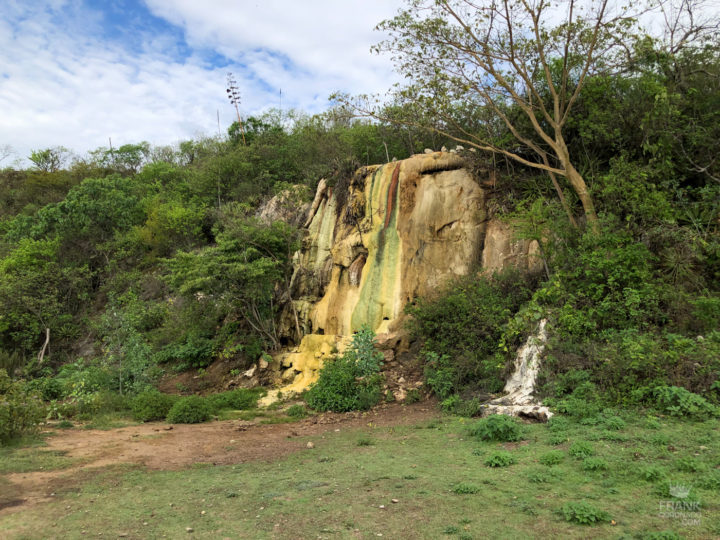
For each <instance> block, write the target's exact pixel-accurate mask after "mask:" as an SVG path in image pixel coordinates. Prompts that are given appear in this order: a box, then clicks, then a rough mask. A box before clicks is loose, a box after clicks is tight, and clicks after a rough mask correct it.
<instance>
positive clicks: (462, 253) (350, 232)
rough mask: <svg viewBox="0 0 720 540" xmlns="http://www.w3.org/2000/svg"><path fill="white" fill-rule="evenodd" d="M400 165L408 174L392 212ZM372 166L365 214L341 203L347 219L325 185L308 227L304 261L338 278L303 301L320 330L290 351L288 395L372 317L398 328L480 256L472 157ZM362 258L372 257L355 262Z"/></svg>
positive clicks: (309, 321) (479, 197) (480, 202)
mask: <svg viewBox="0 0 720 540" xmlns="http://www.w3.org/2000/svg"><path fill="white" fill-rule="evenodd" d="M396 167H399V176H398V182H397V187H396V189H395V190H394V192H393V193H394V195H393V197H392V199H391V203H392V204H391V205H390V206H391V209H390V210H391V211H390V215H389V216H388V194H389V193H390V192H391V191H392V190H391V184H392V181H393V172H394V171H395V170H396ZM366 171H367V176H366V177H365V182H364V189H363V191H362V192H360V191H355V189H356V188H351V192H350V193H349V196H348V201H349V205H352V208H353V209H358V208H363V200H364V208H365V216H364V217H361V218H360V219H357V220H355V219H343V216H345V212H346V210H347V209H346V208H341V209H340V210H341V212H340V214H339V215H340V217H341V219H337V218H336V216H337V215H338V213H337V212H336V208H335V204H336V198H335V197H333V196H329V194H328V192H325V193H324V194H323V195H322V196H323V197H324V198H323V199H322V202H319V203H318V205H317V212H316V213H315V215H314V217H313V218H312V221H311V222H310V225H309V227H308V237H307V238H306V241H305V247H304V248H303V251H302V253H300V254H299V256H298V258H297V260H298V262H299V264H300V265H303V266H304V267H305V268H307V269H310V270H312V271H314V272H316V273H317V275H320V276H321V277H322V278H323V283H325V282H326V281H325V280H327V278H328V274H329V280H327V286H326V287H325V289H324V294H323V296H322V298H319V299H317V297H316V298H315V299H311V297H307V298H306V299H303V300H302V301H299V303H296V305H297V306H298V307H302V309H301V310H299V311H301V313H300V317H301V318H302V319H303V324H304V325H305V327H306V328H310V329H311V331H312V332H315V334H309V335H306V336H305V337H304V338H303V339H302V342H301V343H300V345H299V346H298V347H297V348H296V349H295V350H294V351H292V352H290V353H286V354H284V355H282V357H281V362H282V365H283V366H284V371H283V372H282V379H283V382H285V383H286V386H285V387H283V388H281V389H280V391H281V392H282V393H283V395H285V394H286V393H290V392H301V391H302V390H304V389H306V388H307V387H308V386H309V385H310V384H312V383H313V382H314V381H315V380H317V372H318V370H319V369H320V367H321V366H322V362H323V361H324V360H325V359H327V358H328V357H330V356H331V355H332V351H333V348H334V347H337V348H338V349H342V348H343V347H342V346H341V345H340V343H344V342H347V341H349V337H347V336H350V335H351V334H352V333H353V332H354V331H356V330H358V329H359V328H360V326H362V325H363V324H369V325H370V327H371V328H372V329H373V330H375V332H376V333H384V332H388V331H391V330H393V329H394V328H395V327H397V326H398V324H399V321H400V320H401V317H402V314H403V309H404V307H405V304H406V303H407V302H408V301H411V300H412V299H414V298H415V297H417V296H419V295H424V294H427V293H428V292H430V291H431V290H433V289H434V288H435V287H437V286H438V285H441V284H442V282H443V281H445V280H447V279H448V278H451V277H453V276H458V275H464V274H467V273H468V272H470V271H471V270H472V268H473V267H474V266H475V265H477V264H479V261H480V255H481V249H482V244H483V236H484V232H485V221H486V217H485V197H484V192H483V190H482V188H481V187H480V186H479V185H478V183H477V182H476V181H475V180H474V179H473V178H472V176H471V175H470V173H469V172H468V171H467V170H466V169H464V168H463V160H462V158H460V157H459V156H457V155H455V154H450V153H444V152H435V153H432V154H420V155H416V156H413V157H411V158H409V159H406V160H403V161H400V162H397V163H388V164H386V165H383V166H381V167H372V168H368V169H366ZM361 257H365V262H364V265H363V264H361V263H357V264H355V265H354V264H353V263H354V262H355V261H358V260H360V258H361ZM360 266H362V270H361V271H360V277H359V282H358V279H357V272H358V269H359V267H360ZM351 267H352V268H353V276H354V279H353V280H351V279H350V269H351ZM308 294H309V293H308ZM311 302H314V304H312V303H311ZM343 336H346V337H344V338H343ZM343 340H344V341H343ZM339 341H340V343H339ZM270 397H271V396H268V398H266V400H267V399H269V398H270Z"/></svg>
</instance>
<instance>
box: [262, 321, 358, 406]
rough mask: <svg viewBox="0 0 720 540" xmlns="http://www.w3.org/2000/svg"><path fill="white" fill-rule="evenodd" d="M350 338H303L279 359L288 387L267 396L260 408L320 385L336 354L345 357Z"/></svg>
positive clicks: (321, 336) (310, 335) (319, 335)
mask: <svg viewBox="0 0 720 540" xmlns="http://www.w3.org/2000/svg"><path fill="white" fill-rule="evenodd" d="M349 342H350V338H349V337H348V336H332V335H321V334H308V335H306V336H304V337H303V338H302V341H301V342H300V345H298V346H297V347H296V348H294V349H291V350H290V351H289V352H285V353H282V354H280V355H279V358H276V359H279V360H280V366H281V380H282V381H283V382H285V383H286V384H285V386H283V387H282V388H280V389H279V390H274V391H271V392H270V393H268V395H266V396H265V397H264V398H262V399H261V400H260V402H259V404H260V406H264V407H266V406H268V405H270V404H272V403H274V402H275V401H277V400H278V397H279V396H278V392H280V393H281V395H282V396H285V397H287V396H291V395H294V394H299V393H300V392H302V391H303V390H306V389H307V388H308V387H309V386H310V385H311V384H312V383H314V382H315V381H317V379H318V374H319V372H320V369H321V368H322V365H323V362H325V361H326V360H328V359H329V358H332V357H333V356H334V355H335V354H342V353H343V351H344V350H345V349H346V348H347V345H348V343H349Z"/></svg>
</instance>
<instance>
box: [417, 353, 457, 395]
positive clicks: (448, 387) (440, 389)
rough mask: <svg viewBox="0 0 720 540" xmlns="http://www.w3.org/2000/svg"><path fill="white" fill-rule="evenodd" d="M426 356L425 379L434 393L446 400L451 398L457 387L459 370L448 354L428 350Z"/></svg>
mask: <svg viewBox="0 0 720 540" xmlns="http://www.w3.org/2000/svg"><path fill="white" fill-rule="evenodd" d="M424 356H425V381H426V382H427V384H428V386H429V387H430V390H432V393H433V394H435V395H436V396H437V397H438V398H440V399H442V400H444V399H447V398H449V397H450V396H451V395H452V393H453V390H454V389H455V381H456V379H457V372H456V370H455V368H454V367H453V366H452V363H451V361H450V357H449V356H448V355H447V354H443V355H439V354H437V353H434V352H432V351H427V352H425V354H424Z"/></svg>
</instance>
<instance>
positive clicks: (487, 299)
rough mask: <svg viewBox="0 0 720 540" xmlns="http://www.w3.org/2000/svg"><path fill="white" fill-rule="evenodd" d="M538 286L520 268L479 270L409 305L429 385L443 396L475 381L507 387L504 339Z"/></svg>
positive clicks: (488, 386)
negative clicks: (514, 317) (491, 271)
mask: <svg viewBox="0 0 720 540" xmlns="http://www.w3.org/2000/svg"><path fill="white" fill-rule="evenodd" d="M534 286H535V283H534V278H532V277H529V276H527V275H522V274H521V273H520V272H518V271H516V270H508V271H506V272H504V273H502V274H495V275H494V276H493V277H492V278H488V277H484V276H482V277H478V276H474V275H473V276H468V277H465V278H461V279H459V280H457V281H455V282H454V283H452V284H450V285H449V286H448V287H447V288H445V289H444V290H443V291H441V292H440V293H439V294H437V295H435V296H434V297H430V298H421V299H419V300H417V301H416V302H415V303H414V304H412V305H408V307H407V308H406V311H407V313H409V314H411V315H412V318H411V319H410V320H409V325H410V331H411V332H412V334H413V336H415V337H416V338H418V339H419V340H421V341H422V342H423V343H424V351H425V358H426V360H427V362H428V364H427V366H426V368H427V369H426V370H425V377H426V380H427V382H428V386H429V387H430V389H431V390H432V391H433V392H434V393H436V394H437V395H438V397H439V398H440V399H445V398H447V397H448V396H450V395H452V394H453V393H462V392H461V391H462V390H463V388H464V387H465V386H467V385H469V384H472V385H473V387H474V388H476V389H480V390H483V391H486V392H496V391H499V390H501V389H502V387H503V384H504V380H503V376H502V375H503V370H504V367H505V360H506V359H505V356H504V354H498V343H499V341H500V338H501V336H502V334H503V330H504V327H505V324H506V322H507V320H508V318H509V317H511V316H512V315H513V314H514V313H515V312H516V311H517V310H518V309H519V308H520V306H521V305H522V303H523V302H525V301H526V300H527V299H529V298H530V295H531V293H532V289H533V288H534ZM514 345H515V343H509V344H508V346H509V347H512V346H514Z"/></svg>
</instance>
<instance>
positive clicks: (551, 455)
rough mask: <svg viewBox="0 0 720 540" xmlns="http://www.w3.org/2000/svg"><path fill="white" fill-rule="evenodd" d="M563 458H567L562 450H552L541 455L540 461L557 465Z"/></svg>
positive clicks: (548, 464)
mask: <svg viewBox="0 0 720 540" xmlns="http://www.w3.org/2000/svg"><path fill="white" fill-rule="evenodd" d="M563 459H565V454H564V453H563V452H561V451H560V450H550V451H549V452H546V453H544V454H543V455H542V456H540V458H539V461H540V463H542V464H543V465H547V466H548V467H551V466H552V465H557V464H558V463H561V462H562V460H563Z"/></svg>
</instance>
